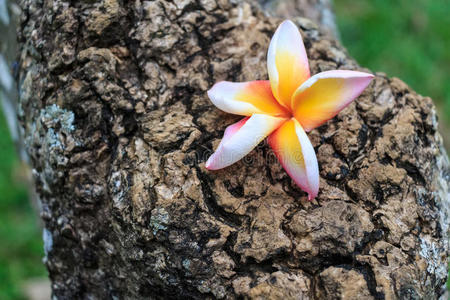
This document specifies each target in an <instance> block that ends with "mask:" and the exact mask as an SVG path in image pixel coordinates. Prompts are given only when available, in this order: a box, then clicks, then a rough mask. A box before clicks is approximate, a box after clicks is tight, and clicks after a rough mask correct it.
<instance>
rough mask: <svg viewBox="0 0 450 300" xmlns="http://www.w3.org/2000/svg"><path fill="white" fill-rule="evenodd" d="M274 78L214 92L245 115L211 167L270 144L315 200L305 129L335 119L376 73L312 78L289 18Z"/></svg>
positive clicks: (276, 40) (313, 161) (271, 61)
mask: <svg viewBox="0 0 450 300" xmlns="http://www.w3.org/2000/svg"><path fill="white" fill-rule="evenodd" d="M267 68H268V73H269V80H260V81H250V82H240V83H236V82H227V81H222V82H219V83H216V84H215V85H214V86H213V87H212V88H211V89H210V90H209V91H208V96H209V98H210V99H211V101H212V102H213V104H214V105H215V106H217V107H218V108H219V109H221V110H223V111H225V112H228V113H231V114H237V115H242V116H245V118H244V119H242V120H241V121H239V122H237V123H235V124H232V125H230V126H228V127H227V128H226V130H225V134H224V137H223V139H222V141H221V142H220V144H219V146H218V148H217V150H216V152H215V153H214V154H213V155H212V156H211V157H210V158H209V159H208V161H207V162H206V168H207V169H209V170H217V169H221V168H225V167H227V166H229V165H231V164H233V163H235V162H237V161H238V160H240V159H241V158H243V157H244V156H245V155H247V154H248V153H249V152H250V151H251V150H252V149H253V148H254V147H255V146H257V145H258V144H259V143H260V142H261V141H262V140H263V139H265V138H266V137H267V136H268V142H269V145H270V146H271V148H272V149H273V151H274V153H275V155H276V156H277V158H278V160H279V161H280V163H281V164H282V166H283V168H284V169H285V170H286V172H287V173H288V174H289V176H290V177H291V178H292V179H293V180H294V181H295V183H296V184H297V185H298V186H299V187H300V188H301V189H302V190H304V191H305V192H307V193H308V199H309V200H312V199H314V198H315V197H316V196H317V193H318V191H319V167H318V164H317V157H316V154H315V152H314V148H313V146H312V145H311V142H310V141H309V139H308V136H307V135H306V133H305V131H310V130H312V129H314V128H316V127H318V126H320V125H321V124H323V123H324V122H326V121H327V120H329V119H331V118H333V117H334V116H335V115H337V114H338V113H339V112H340V111H341V110H342V109H344V108H345V107H346V106H347V105H349V104H350V103H351V102H352V101H353V100H354V99H355V98H356V97H358V96H359V95H360V94H361V93H362V92H363V91H364V89H365V88H366V87H367V86H368V85H369V83H370V81H371V80H372V78H373V75H371V74H367V73H362V72H356V71H344V70H333V71H326V72H322V73H319V74H316V75H314V76H312V77H311V76H310V71H309V64H308V58H307V56H306V51H305V46H304V45H303V40H302V37H301V35H300V32H299V31H298V29H297V27H296V26H295V25H294V23H292V22H291V21H284V22H283V23H282V24H281V25H280V26H279V27H278V29H277V31H276V32H275V34H274V36H273V37H272V40H271V42H270V45H269V51H268V54H267Z"/></svg>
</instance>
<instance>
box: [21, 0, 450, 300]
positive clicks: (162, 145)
mask: <svg viewBox="0 0 450 300" xmlns="http://www.w3.org/2000/svg"><path fill="white" fill-rule="evenodd" d="M270 2H273V1H259V2H258V1H241V0H218V1H213V0H173V1H163V0H154V1H121V0H102V1H88V0H84V1H63V0H53V1H50V0H48V1H42V0H39V1H36V0H22V1H20V6H21V7H22V10H23V12H22V17H21V20H20V21H21V22H20V29H19V43H20V49H21V50H20V60H19V75H18V77H17V79H18V86H19V93H20V100H19V112H18V114H19V120H20V124H21V127H22V133H23V139H24V141H25V146H26V149H27V152H28V155H29V157H30V160H31V163H32V167H33V173H34V180H35V184H36V189H37V192H38V194H39V196H40V200H41V202H42V212H41V217H42V219H43V220H44V222H45V229H44V242H45V250H46V258H45V262H46V265H47V268H48V270H49V274H50V278H51V280H52V290H53V294H54V296H55V297H56V298H58V299H106V298H115V299H138V298H155V299H157V298H161V299H162V298H197V299H205V298H227V299H232V298H236V297H248V298H259V299H263V298H278V299H281V298H286V299H356V298H358V299H437V298H439V297H440V295H441V294H442V293H443V286H444V283H445V280H446V274H447V272H446V267H447V256H448V233H449V227H448V222H449V176H450V170H449V163H448V159H447V156H446V154H445V151H444V150H443V147H442V141H441V138H440V136H439V134H438V132H437V120H436V112H435V108H434V106H433V104H432V101H431V99H430V98H427V97H422V96H420V95H418V94H416V93H415V92H414V91H412V90H411V89H410V88H409V87H408V86H406V85H405V84H404V83H403V82H402V81H400V80H399V79H396V78H388V77H386V75H385V74H382V73H377V74H376V79H375V80H374V81H373V83H372V84H371V85H370V87H369V88H368V89H367V90H366V91H365V92H364V94H363V95H362V96H361V97H359V99H358V100H357V101H355V102H354V103H353V104H352V105H350V106H349V107H348V108H347V109H345V110H344V111H343V112H342V113H341V114H339V115H338V116H337V117H336V118H334V119H333V120H331V121H329V122H328V123H326V124H325V125H323V126H321V127H320V128H318V129H317V130H314V131H312V132H311V133H310V134H309V136H310V138H311V140H312V143H313V145H314V147H315V149H316V152H317V153H318V160H319V164H320V174H321V183H320V193H319V196H318V197H317V199H316V200H315V201H313V202H308V201H306V197H305V194H304V193H303V192H302V191H300V190H299V189H298V188H297V187H296V186H295V185H294V184H293V183H292V181H291V179H290V178H289V177H288V176H287V174H286V173H285V172H284V171H283V170H282V168H281V167H280V165H279V164H278V162H277V161H276V160H275V159H273V155H271V152H270V149H269V148H268V147H267V145H265V144H264V143H263V144H261V145H260V146H259V147H258V148H257V149H256V150H254V151H253V152H251V154H249V155H248V157H246V159H244V160H242V161H240V162H238V163H236V164H235V165H233V166H231V167H229V168H226V169H224V170H221V171H217V172H208V171H207V170H205V168H204V159H205V158H206V157H207V156H208V155H209V154H211V152H212V150H213V149H214V147H215V146H217V144H218V142H219V140H220V138H221V136H222V134H223V130H224V128H225V127H226V126H227V125H229V124H231V123H233V122H235V121H236V120H237V118H236V117H235V116H232V115H229V114H225V113H222V112H221V111H219V110H218V109H216V108H215V107H213V106H212V105H211V103H210V101H209V100H208V98H207V96H206V93H205V92H206V90H207V89H208V88H210V87H211V85H212V84H213V83H215V82H217V81H219V80H231V81H246V80H255V79H263V78H267V73H266V63H265V61H266V60H265V56H266V50H267V47H268V43H269V40H270V37H271V36H272V34H273V32H274V30H275V28H276V26H277V24H279V22H280V21H281V19H279V18H277V16H275V15H278V17H284V16H285V15H286V14H290V16H291V17H292V14H293V13H294V11H293V10H295V12H296V11H299V12H300V9H301V8H302V7H303V6H299V5H298V3H304V1H303V2H302V1H290V2H291V3H290V5H291V6H289V5H288V4H289V3H288V4H285V5H287V7H293V9H287V10H286V9H279V10H278V9H273V10H272V11H271V12H272V14H274V15H272V16H269V14H267V11H265V10H264V8H266V9H267V8H268V7H272V8H273V7H278V6H277V5H275V6H273V3H272V4H271V3H270ZM294 2H295V3H294ZM308 2H309V3H310V5H311V8H312V10H311V12H313V13H308V12H305V11H303V13H307V14H308V15H310V16H312V17H313V18H315V19H316V20H315V21H317V22H318V23H321V24H322V25H324V26H325V27H324V28H326V29H327V30H328V32H329V34H326V35H325V34H323V33H322V30H321V29H320V28H319V27H317V26H316V25H314V23H313V22H311V21H309V20H307V19H303V18H293V20H294V21H295V22H296V23H297V24H298V25H299V27H300V29H301V31H302V34H303V36H304V39H305V45H306V48H307V51H308V55H309V58H310V64H311V68H312V73H317V72H319V71H325V70H329V69H336V68H337V69H361V68H360V67H359V66H358V65H357V64H356V63H355V61H354V60H352V59H351V58H350V57H349V56H348V54H347V53H346V52H345V50H344V49H343V47H342V46H341V45H339V43H338V42H337V41H336V40H335V39H334V38H333V37H332V36H331V35H332V32H333V30H332V27H333V25H332V23H331V25H327V23H326V22H325V21H323V20H325V19H326V17H325V18H323V12H322V14H321V12H320V11H317V7H323V6H321V5H323V4H324V3H325V4H326V3H327V2H326V1H315V2H314V1H308ZM314 3H316V4H317V3H319V4H320V3H322V4H321V5H318V6H316V5H315V4H314ZM330 29H331V30H330ZM380 47H381V45H380ZM365 71H367V70H365Z"/></svg>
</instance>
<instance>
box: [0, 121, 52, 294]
mask: <svg viewBox="0 0 450 300" xmlns="http://www.w3.org/2000/svg"><path fill="white" fill-rule="evenodd" d="M0 136H1V137H2V138H1V139H0V299H2V300H3V299H4V300H10V299H25V298H24V295H23V293H22V285H23V283H24V281H25V280H27V279H30V278H34V277H44V276H46V274H47V273H46V270H45V267H44V265H43V263H42V258H43V256H44V250H43V243H42V239H41V229H40V228H39V226H38V223H37V219H36V216H35V213H34V211H33V209H32V207H31V204H30V201H29V198H28V195H27V187H26V184H25V182H24V179H23V175H20V173H21V165H20V162H19V160H18V158H17V154H16V151H15V149H14V145H13V142H12V140H11V138H10V135H9V131H8V128H7V125H6V122H5V118H4V116H3V112H0Z"/></svg>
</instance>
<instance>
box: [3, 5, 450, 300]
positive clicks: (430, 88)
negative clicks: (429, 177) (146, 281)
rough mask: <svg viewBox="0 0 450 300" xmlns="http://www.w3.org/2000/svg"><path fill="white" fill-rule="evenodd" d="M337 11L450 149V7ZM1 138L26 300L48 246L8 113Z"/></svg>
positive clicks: (14, 294)
mask: <svg viewBox="0 0 450 300" xmlns="http://www.w3.org/2000/svg"><path fill="white" fill-rule="evenodd" d="M335 9H336V15H337V21H338V26H339V30H340V33H341V38H342V42H343V44H344V45H345V46H346V47H347V49H348V50H349V52H350V54H351V55H352V56H353V57H355V58H356V60H357V61H358V62H359V63H360V64H361V65H362V66H364V67H368V68H370V69H371V70H375V71H383V72H385V73H387V74H388V75H389V76H397V77H399V78H401V79H402V80H404V81H405V82H407V83H408V84H409V85H410V86H411V87H412V88H414V89H415V90H416V91H417V92H419V93H421V94H423V95H426V96H430V97H432V98H433V99H434V100H435V102H436V104H437V105H438V108H439V110H440V115H441V117H442V119H443V121H444V122H442V121H441V126H442V127H443V128H442V129H441V131H442V132H443V134H444V135H445V136H446V140H447V145H449V144H448V143H449V142H450V136H449V135H450V131H449V127H448V125H445V124H446V123H447V124H449V123H450V84H449V83H450V50H449V49H450V1H449V0H409V1H406V0H398V1H392V0H358V1H355V0H335ZM446 126H447V127H446ZM0 134H1V136H2V139H1V140H0V195H1V198H0V245H1V246H0V299H5V300H10V299H24V296H23V294H22V292H21V289H22V284H23V282H24V281H25V280H26V279H29V278H33V277H42V276H46V271H45V268H44V266H43V264H42V257H43V255H44V253H43V243H42V240H41V230H40V228H39V226H38V225H37V224H38V223H37V220H36V216H35V214H34V211H33V209H32V208H31V205H30V201H29V200H28V196H27V190H26V185H25V184H24V183H23V182H21V181H22V180H21V179H20V176H18V175H17V173H19V171H18V170H20V164H19V161H18V158H17V155H16V153H15V149H14V146H13V143H12V141H11V138H10V136H9V132H8V129H7V127H6V123H5V119H4V117H3V114H1V115H0ZM448 286H449V289H450V281H449V283H448Z"/></svg>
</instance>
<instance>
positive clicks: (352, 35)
mask: <svg viewBox="0 0 450 300" xmlns="http://www.w3.org/2000/svg"><path fill="white" fill-rule="evenodd" d="M334 4H335V9H336V17H337V23H338V27H339V31H340V33H341V38H342V43H343V44H344V46H345V47H346V48H347V49H348V51H349V53H350V54H351V55H352V56H353V57H354V58H355V59H356V60H357V61H358V63H359V64H360V65H362V66H364V67H367V68H369V69H371V70H373V71H382V72H385V73H386V74H388V75H389V76H396V77H399V78H401V79H402V80H403V81H405V82H406V83H407V84H408V85H410V86H411V87H412V88H413V89H414V90H416V91H417V92H418V93H420V94H422V95H424V96H430V97H431V98H433V100H434V101H435V103H436V105H437V107H438V111H439V115H440V118H441V120H440V121H441V122H440V126H441V130H440V131H441V133H442V134H443V135H444V139H445V141H446V146H447V149H450V148H449V146H450V126H449V124H450V84H449V83H450V0H397V1H392V0H358V1H354V0H335V1H334Z"/></svg>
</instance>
